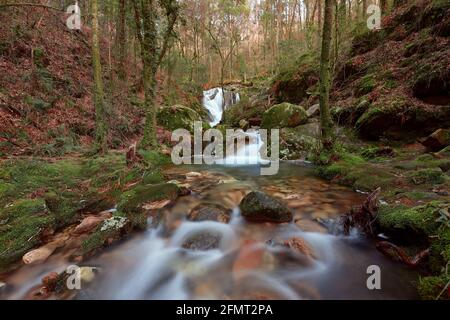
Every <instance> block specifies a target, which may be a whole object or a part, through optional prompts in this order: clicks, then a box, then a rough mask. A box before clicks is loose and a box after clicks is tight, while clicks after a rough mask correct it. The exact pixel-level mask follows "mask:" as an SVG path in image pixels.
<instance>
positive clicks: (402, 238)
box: [378, 201, 443, 244]
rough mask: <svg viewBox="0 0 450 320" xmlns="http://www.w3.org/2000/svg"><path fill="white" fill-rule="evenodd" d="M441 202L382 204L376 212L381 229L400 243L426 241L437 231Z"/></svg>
mask: <svg viewBox="0 0 450 320" xmlns="http://www.w3.org/2000/svg"><path fill="white" fill-rule="evenodd" d="M442 205H443V203H442V202H439V201H432V202H429V203H427V204H426V205H423V206H417V207H413V208H408V207H405V206H382V207H381V208H380V210H379V214H378V223H379V225H380V227H381V229H382V230H383V231H384V232H386V233H388V234H391V235H392V236H393V237H394V238H395V239H397V240H398V241H399V242H402V243H416V244H417V242H422V243H427V242H428V241H429V239H430V237H434V236H436V235H437V233H438V229H439V227H440V223H439V222H438V221H437V219H438V217H439V210H440V208H441V206H442Z"/></svg>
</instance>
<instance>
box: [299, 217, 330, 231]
mask: <svg viewBox="0 0 450 320" xmlns="http://www.w3.org/2000/svg"><path fill="white" fill-rule="evenodd" d="M295 224H296V225H297V226H298V227H299V228H300V229H301V230H302V231H305V232H317V233H323V234H325V233H327V229H326V228H325V227H323V226H322V225H320V224H319V223H317V222H314V221H311V220H306V219H300V220H297V221H295Z"/></svg>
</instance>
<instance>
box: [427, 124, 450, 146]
mask: <svg viewBox="0 0 450 320" xmlns="http://www.w3.org/2000/svg"><path fill="white" fill-rule="evenodd" d="M422 144H423V145H424V146H425V147H427V148H428V149H429V150H431V151H439V150H441V149H444V148H445V147H447V146H449V145H450V130H447V129H438V130H436V131H435V132H433V133H432V134H431V135H430V136H428V137H427V138H426V139H425V140H424V141H423V142H422Z"/></svg>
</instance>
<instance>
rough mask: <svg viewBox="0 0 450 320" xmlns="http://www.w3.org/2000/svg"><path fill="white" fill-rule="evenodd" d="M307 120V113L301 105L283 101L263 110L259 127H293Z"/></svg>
mask: <svg viewBox="0 0 450 320" xmlns="http://www.w3.org/2000/svg"><path fill="white" fill-rule="evenodd" d="M307 121H308V114H307V113H306V111H305V109H303V107H301V106H297V105H294V104H290V103H287V102H284V103H281V104H277V105H275V106H273V107H272V108H270V109H269V110H267V111H266V112H264V114H263V117H262V124H261V127H262V128H264V129H281V128H294V127H297V126H299V125H301V124H305V123H306V122H307Z"/></svg>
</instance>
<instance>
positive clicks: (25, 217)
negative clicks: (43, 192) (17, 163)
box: [0, 199, 54, 269]
mask: <svg viewBox="0 0 450 320" xmlns="http://www.w3.org/2000/svg"><path fill="white" fill-rule="evenodd" d="M53 224H54V218H53V216H51V215H50V214H49V211H48V208H47V206H46V205H45V202H44V200H43V199H32V200H31V199H20V200H16V201H15V202H13V203H12V204H10V205H8V206H6V207H4V208H2V209H0V269H2V268H5V267H6V266H7V265H8V264H10V263H12V262H14V261H16V260H17V259H19V258H21V257H22V256H23V255H24V254H25V253H26V252H27V251H29V250H30V249H32V248H33V247H34V246H35V245H37V244H39V243H40V233H41V232H43V231H44V229H46V228H48V227H52V226H53Z"/></svg>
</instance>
